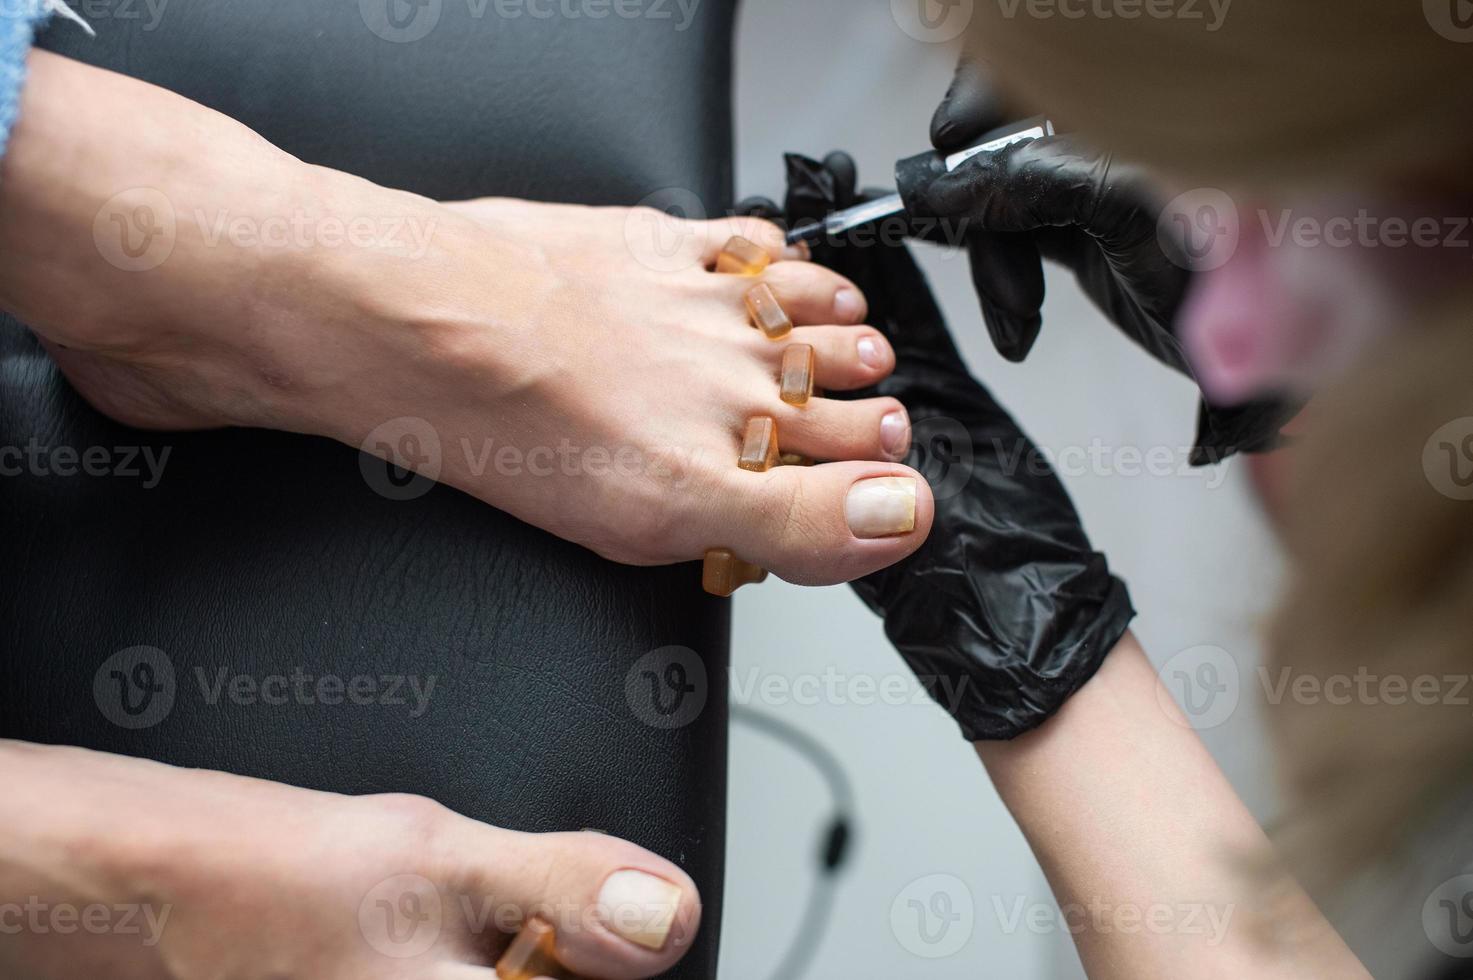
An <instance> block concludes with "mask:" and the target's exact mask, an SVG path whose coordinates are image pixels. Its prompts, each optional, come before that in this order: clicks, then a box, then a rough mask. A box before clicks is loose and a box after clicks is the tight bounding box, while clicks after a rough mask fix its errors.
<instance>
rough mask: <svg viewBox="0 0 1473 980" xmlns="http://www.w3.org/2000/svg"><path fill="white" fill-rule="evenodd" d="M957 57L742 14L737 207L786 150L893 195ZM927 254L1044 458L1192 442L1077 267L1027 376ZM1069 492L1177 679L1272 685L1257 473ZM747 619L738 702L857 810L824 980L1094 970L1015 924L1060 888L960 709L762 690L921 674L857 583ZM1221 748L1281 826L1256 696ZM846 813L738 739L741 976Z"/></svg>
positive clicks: (1054, 278) (801, 21)
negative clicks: (1209, 670)
mask: <svg viewBox="0 0 1473 980" xmlns="http://www.w3.org/2000/svg"><path fill="white" fill-rule="evenodd" d="M952 62H953V54H952V52H951V51H949V50H948V49H946V48H945V47H943V46H940V45H934V44H927V43H922V42H919V41H916V40H914V39H913V38H911V37H910V36H908V35H907V34H906V33H905V32H903V31H902V30H901V29H900V28H899V27H898V26H897V23H896V21H895V19H894V17H893V16H892V13H891V4H890V3H889V0H802V2H792V0H744V2H743V12H742V21H741V31H740V37H739V45H738V67H737V76H738V79H737V80H738V116H737V118H738V125H737V137H738V155H737V188H738V193H739V195H743V196H745V195H748V194H755V193H763V194H768V195H770V196H773V197H780V196H781V189H782V184H781V181H782V166H781V154H782V153H783V152H784V151H786V150H795V151H801V152H806V153H808V154H810V155H813V156H821V155H822V154H823V153H825V152H827V151H828V150H831V149H835V148H842V149H846V150H848V151H850V152H851V153H853V154H854V155H855V157H856V158H857V160H858V161H859V165H860V177H861V182H862V183H866V184H885V183H888V182H889V180H888V175H889V172H890V170H891V168H892V167H893V165H894V161H895V160H896V159H897V158H898V157H900V156H903V155H907V154H909V153H912V152H917V151H920V150H923V149H925V148H926V146H927V126H928V124H929V120H930V116H931V111H932V109H933V108H934V106H935V104H936V103H937V101H939V99H940V97H941V94H942V93H943V92H944V90H945V88H946V84H947V82H948V80H949V79H950V75H951V68H952ZM922 261H923V263H924V265H925V267H926V269H927V271H928V273H929V274H930V275H931V277H932V282H933V285H934V286H935V288H936V290H937V293H938V295H939V297H940V299H941V303H942V306H943V308H944V309H945V311H946V313H947V315H948V317H949V320H950V322H951V325H952V328H953V330H954V331H955V332H956V334H957V339H958V341H959V343H960V345H961V347H962V349H963V351H964V353H965V355H966V356H967V358H968V360H969V362H970V364H971V366H972V368H973V370H974V372H975V373H976V374H977V375H978V376H979V377H981V378H982V379H983V380H984V381H986V382H987V383H988V384H989V385H991V386H992V388H993V389H994V390H995V391H996V392H997V394H998V395H999V397H1000V398H1001V400H1002V401H1003V402H1004V403H1005V404H1007V405H1008V406H1009V407H1010V408H1011V409H1012V410H1013V411H1014V412H1015V414H1016V415H1017V416H1018V417H1019V418H1020V419H1021V420H1022V421H1023V423H1024V426H1025V428H1026V429H1027V430H1028V431H1029V432H1030V434H1031V435H1032V436H1033V437H1034V438H1035V439H1036V440H1037V441H1038V442H1039V443H1040V445H1042V446H1044V447H1046V448H1052V449H1055V450H1059V449H1063V448H1065V447H1070V446H1074V447H1088V446H1090V444H1091V442H1092V441H1093V440H1095V439H1100V440H1102V441H1103V443H1104V444H1105V445H1106V446H1108V447H1112V448H1117V447H1139V448H1141V449H1149V448H1151V447H1155V446H1168V447H1172V448H1173V449H1180V448H1183V447H1186V446H1188V445H1189V444H1190V442H1191V439H1192V435H1193V430H1194V425H1195V394H1194V391H1193V389H1192V387H1191V386H1190V385H1189V384H1188V383H1187V382H1186V381H1184V380H1182V379H1181V378H1179V377H1177V376H1175V375H1173V374H1171V373H1170V372H1168V371H1167V370H1166V369H1164V368H1162V367H1160V366H1158V365H1157V364H1155V363H1154V362H1153V361H1151V360H1150V359H1149V358H1148V357H1147V356H1145V355H1144V354H1142V353H1141V352H1140V351H1138V350H1137V349H1135V348H1134V347H1132V346H1131V345H1130V344H1129V343H1128V342H1126V341H1125V340H1123V339H1122V338H1121V337H1120V336H1119V335H1117V334H1116V333H1115V332H1114V331H1113V329H1112V328H1111V327H1110V326H1109V325H1108V324H1107V323H1106V322H1105V321H1104V320H1103V319H1102V318H1101V317H1100V316H1099V315H1098V314H1097V313H1096V312H1095V311H1094V310H1093V308H1092V307H1090V306H1089V305H1088V302H1087V301H1086V300H1085V298H1084V297H1083V295H1082V294H1081V293H1080V292H1079V291H1078V290H1077V288H1075V286H1074V284H1073V282H1072V280H1070V279H1069V278H1068V277H1067V275H1065V274H1061V273H1060V272H1059V271H1058V270H1056V269H1055V270H1052V271H1051V273H1050V278H1049V281H1048V285H1049V299H1048V304H1047V306H1046V308H1045V311H1044V316H1045V328H1044V334H1043V338H1042V339H1041V340H1040V342H1039V344H1038V347H1037V348H1036V349H1035V351H1034V353H1033V355H1032V357H1031V358H1030V359H1029V361H1028V363H1027V364H1026V365H1023V366H1015V365H1010V364H1007V363H1006V362H1004V361H1003V360H1002V359H1001V358H999V357H998V356H997V355H996V354H995V353H994V352H993V351H992V349H991V346H990V344H989V342H988V341H987V339H986V335H985V332H984V330H983V327H982V323H981V317H980V314H979V313H978V311H977V309H976V305H975V300H974V298H973V295H972V293H971V289H970V285H969V281H968V277H967V270H966V261H965V259H964V258H962V257H960V256H954V255H948V254H946V253H944V252H941V251H939V250H934V249H927V250H926V251H925V253H924V254H923V255H922ZM1066 483H1067V484H1068V486H1069V489H1070V491H1071V492H1072V493H1073V494H1074V497H1075V501H1076V503H1077V504H1078V506H1079V508H1080V510H1081V512H1082V513H1083V515H1084V518H1085V522H1086V526H1087V527H1088V529H1089V531H1090V533H1091V534H1092V536H1093V538H1094V541H1095V544H1096V546H1097V547H1099V548H1100V549H1101V550H1103V551H1104V552H1105V553H1106V554H1108V555H1109V557H1110V560H1111V563H1112V565H1113V566H1114V567H1115V569H1116V570H1117V572H1118V573H1119V574H1120V575H1122V576H1123V577H1124V578H1125V579H1126V580H1127V581H1128V582H1129V583H1130V586H1131V590H1132V593H1133V596H1134V599H1135V601H1136V605H1137V607H1138V608H1139V609H1140V611H1141V615H1140V618H1139V620H1138V621H1137V625H1136V629H1137V632H1138V634H1139V635H1140V637H1141V638H1142V640H1143V642H1144V643H1145V645H1146V647H1147V649H1148V650H1149V651H1150V652H1151V654H1152V656H1153V658H1154V659H1155V660H1156V661H1157V663H1158V664H1160V663H1162V662H1164V661H1165V660H1166V659H1168V658H1169V657H1171V656H1172V655H1173V654H1175V653H1177V652H1179V651H1182V650H1185V649H1187V648H1191V647H1195V646H1198V645H1202V644H1208V645H1213V646H1217V647H1222V648H1224V649H1225V650H1227V651H1228V652H1229V653H1230V654H1231V655H1232V657H1233V658H1234V659H1235V660H1236V661H1237V663H1238V664H1239V666H1240V668H1241V670H1242V676H1243V679H1244V683H1245V690H1247V688H1248V687H1249V686H1256V680H1255V678H1254V677H1253V675H1252V674H1251V671H1252V670H1253V668H1254V666H1255V665H1256V664H1257V662H1258V657H1259V646H1258V642H1257V637H1256V631H1257V629H1258V627H1259V625H1260V624H1261V622H1262V618H1263V615H1264V613H1265V612H1266V611H1267V609H1268V608H1269V607H1270V605H1271V602H1272V596H1273V593H1274V591H1275V588H1276V585H1277V582H1278V579H1279V575H1280V567H1279V561H1278V556H1277V554H1276V552H1275V547H1274V544H1273V541H1272V539H1271V537H1270V535H1269V533H1268V531H1267V530H1266V529H1265V525H1264V523H1263V521H1262V520H1261V519H1260V517H1259V515H1258V513H1257V511H1256V508H1255V505H1254V503H1253V501H1252V500H1251V498H1250V497H1249V495H1248V489H1247V480H1246V470H1245V469H1244V468H1243V467H1242V466H1241V465H1240V464H1237V465H1235V464H1234V463H1232V462H1230V463H1228V464H1227V466H1226V473H1225V474H1224V473H1223V472H1222V471H1220V470H1217V471H1208V472H1205V473H1202V472H1196V473H1190V474H1180V475H1166V476H1144V475H1127V474H1126V473H1123V472H1115V473H1109V472H1105V473H1080V474H1072V475H1066ZM735 612H736V625H735V635H734V643H735V647H734V664H735V667H734V669H735V671H736V676H735V678H734V684H733V687H734V692H735V693H734V697H736V698H737V699H738V700H740V701H743V702H744V703H748V704H751V705H753V706H754V707H758V708H761V709H762V710H765V711H769V712H771V713H773V714H776V715H779V716H780V717H782V718H783V719H785V720H787V721H789V722H791V723H792V724H794V725H797V726H799V727H801V728H802V729H804V730H805V731H807V732H809V733H811V734H813V735H815V736H816V737H818V738H819V739H821V740H822V741H823V742H824V743H825V744H826V745H827V746H828V748H829V749H831V750H832V751H833V752H834V753H835V754H836V755H837V756H838V757H839V759H840V760H841V761H842V763H843V765H844V767H845V769H846V770H847V772H848V774H849V777H850V779H851V780H852V782H853V784H854V786H855V791H856V794H857V797H858V802H857V807H858V829H859V836H858V839H857V841H856V846H855V849H854V853H853V857H852V859H851V863H850V865H849V868H848V871H847V873H846V874H845V875H844V877H843V878H842V880H841V882H840V885H839V891H838V897H837V903H836V907H835V911H834V916H833V922H832V925H831V927H830V929H829V930H828V932H827V934H826V936H825V937H824V938H823V940H822V944H821V947H820V948H819V950H818V952H817V961H816V964H815V966H814V967H813V968H812V969H811V970H810V971H809V973H808V974H807V975H808V976H809V977H812V978H824V980H830V978H850V980H868V978H875V980H881V978H897V977H898V978H905V980H946V978H958V980H959V978H968V980H977V978H985V977H1006V978H1010V980H1011V978H1017V980H1040V978H1070V977H1076V976H1079V975H1080V972H1079V966H1078V961H1077V959H1076V958H1075V957H1074V954H1073V951H1072V946H1071V945H1070V943H1069V941H1068V936H1067V935H1064V934H1060V933H1052V934H1043V935H1036V934H1033V933H1031V932H1029V931H1028V930H1027V929H1017V930H1012V931H1011V932H1010V931H1009V930H1008V929H1007V925H1008V922H1007V920H1008V919H1009V918H1010V917H1011V913H1012V912H1013V911H1014V910H1015V909H1016V908H1017V907H1018V905H1019V903H1020V902H1021V903H1024V904H1025V907H1026V906H1029V905H1032V904H1033V903H1049V902H1050V898H1049V893H1048V890H1047V888H1046V887H1045V884H1044V881H1043V878H1042V876H1041V874H1040V872H1039V871H1038V868H1037V866H1036V864H1035V862H1034V861H1033V858H1032V857H1031V855H1030V854H1029V852H1028V850H1027V847H1026V846H1025V844H1024V842H1023V839H1022V837H1021V836H1020V834H1019V833H1018V831H1017V829H1016V828H1015V826H1014V825H1013V823H1012V821H1011V819H1010V818H1009V816H1008V814H1007V813H1006V812H1005V811H1004V809H1003V807H1002V806H1001V804H1000V803H999V801H998V799H997V797H996V795H995V794H994V792H993V790H992V788H991V786H990V785H989V783H988V782H987V779H986V776H985V773H984V772H983V770H982V768H981V766H980V764H979V763H978V762H977V760H976V758H975V756H974V755H973V754H972V752H971V749H970V746H968V745H966V744H964V743H963V742H962V740H961V739H960V737H959V736H958V734H957V732H956V730H955V729H954V727H953V725H952V724H951V722H950V720H949V719H948V718H947V717H946V716H945V715H943V714H942V712H941V711H940V709H937V708H933V707H930V706H929V704H927V705H924V706H916V707H900V706H893V705H892V706H886V705H875V704H871V705H868V706H866V705H860V704H856V703H852V701H851V699H849V698H847V697H841V698H821V699H820V700H821V703H818V704H798V703H795V699H793V698H790V697H784V696H781V695H779V696H776V697H773V696H771V695H770V694H769V696H767V697H764V696H763V694H762V693H761V689H760V688H756V687H753V686H752V685H753V682H754V681H760V680H762V679H767V678H773V677H776V678H779V679H780V680H779V681H776V682H774V681H771V680H769V681H768V683H769V684H772V683H777V684H783V685H785V684H788V683H791V682H794V681H797V680H798V679H800V678H802V677H805V676H813V677H818V678H820V679H821V678H823V676H824V674H825V672H826V671H829V670H832V671H834V672H836V673H837V674H838V675H839V676H842V677H845V678H852V677H856V676H866V677H875V678H884V677H887V676H901V677H908V676H909V675H908V674H907V673H906V668H905V667H904V665H903V664H902V662H901V661H900V659H899V658H898V656H897V655H896V654H895V653H894V651H893V650H892V649H891V648H890V646H889V645H888V643H887V642H886V640H885V638H884V635H883V633H882V632H881V628H880V624H879V621H878V620H877V619H875V618H874V617H873V616H872V615H871V614H870V613H869V612H868V611H867V610H866V609H865V608H864V607H863V606H862V605H861V604H860V602H859V601H858V599H856V598H855V597H854V595H853V594H852V593H851V592H850V591H849V590H848V589H847V588H836V589H823V590H809V589H799V588H795V587H792V586H788V585H786V584H784V583H779V582H770V583H769V584H766V585H764V586H762V587H759V588H755V589H748V590H746V591H744V592H742V593H741V594H740V596H739V597H738V599H737V600H736V610H735ZM773 690H779V689H778V688H769V692H771V691H773ZM841 702H848V703H841ZM1203 737H1204V738H1205V739H1206V740H1207V741H1208V743H1209V745H1210V746H1211V747H1212V749H1213V751H1214V752H1215V753H1216V754H1217V757H1218V759H1219V761H1220V762H1221V764H1222V765H1223V767H1224V768H1225V769H1226V770H1227V772H1228V775H1229V776H1230V777H1231V778H1232V780H1233V782H1234V783H1235V784H1236V785H1237V787H1238V789H1239V791H1240V792H1241V793H1242V794H1243V795H1244V796H1245V797H1246V799H1247V800H1248V802H1249V805H1250V806H1252V807H1253V808H1254V810H1255V811H1256V812H1257V813H1258V814H1259V816H1260V818H1266V817H1268V816H1270V815H1271V813H1272V807H1273V800H1272V792H1271V777H1270V774H1269V772H1268V769H1267V761H1266V752H1265V750H1264V741H1263V737H1262V734H1261V731H1260V728H1259V725H1258V719H1257V717H1256V712H1254V711H1253V710H1252V699H1251V698H1250V697H1245V698H1244V700H1243V705H1242V707H1240V709H1239V710H1237V711H1236V712H1235V713H1234V714H1233V715H1232V717H1231V718H1229V719H1228V720H1227V721H1226V722H1225V723H1224V724H1222V725H1220V726H1219V727H1217V728H1214V729H1212V730H1210V731H1205V732H1204V733H1203ZM827 812H828V802H827V794H826V791H825V789H824V786H823V784H822V782H821V781H820V780H819V779H818V777H817V775H816V774H815V773H814V772H813V770H811V769H810V768H809V767H808V764H807V763H806V762H804V761H803V760H801V759H800V758H798V757H796V756H795V755H793V754H792V753H790V752H789V751H788V750H786V749H784V748H782V747H781V746H778V745H776V744H775V743H772V742H770V741H768V740H767V739H765V737H764V736H762V735H759V734H755V733H753V732H751V731H750V730H748V729H746V728H743V727H741V726H738V727H736V728H735V729H734V732H733V737H732V778H731V813H730V818H731V819H730V838H729V841H730V842H729V845H728V846H729V862H728V872H727V875H728V879H727V896H726V897H727V904H726V917H725V924H724V940H723V947H724V948H723V962H722V970H721V977H722V980H762V978H764V977H767V976H768V975H769V974H770V972H771V970H772V968H773V967H774V966H775V965H776V963H777V960H778V958H779V956H780V955H781V952H782V950H783V949H784V948H785V947H786V945H787V944H788V942H789V940H790V939H791V938H792V934H793V931H794V930H795V928H796V927H797V920H798V917H799V915H800V913H801V911H802V908H803V903H804V900H805V897H806V894H807V889H808V888H809V887H810V886H811V884H812V882H813V880H814V877H815V875H814V871H813V869H814V867H815V852H816V848H817V847H818V842H819V837H820V830H821V828H822V826H823V824H824V820H825V818H826V815H827ZM934 874H946V875H951V876H954V877H955V878H956V879H959V880H960V881H961V882H962V883H964V885H965V889H966V892H969V893H970V897H971V899H972V903H973V912H972V915H971V916H970V920H971V922H972V926H973V927H972V933H971V936H970V938H969V939H968V940H967V942H965V944H963V945H961V948H960V949H959V950H957V951H956V952H955V953H953V954H952V955H950V956H947V957H941V958H926V957H923V956H918V955H916V954H915V953H914V952H912V951H911V949H915V948H919V949H921V950H922V951H924V952H934V951H936V950H937V949H940V948H941V947H940V945H938V946H937V947H927V946H925V945H924V944H919V945H918V943H917V942H916V938H915V936H914V934H913V932H911V933H909V934H908V933H907V929H905V928H901V929H899V930H897V929H895V928H892V924H891V907H892V904H893V903H895V901H896V899H897V897H898V896H900V895H901V893H902V892H903V891H905V889H906V888H907V886H909V885H911V884H912V883H913V882H915V881H917V879H921V878H923V877H925V876H928V875H934ZM953 890H954V891H955V886H953ZM927 894H929V892H928V893H927ZM905 897H907V898H909V897H912V893H907V894H906V896H905ZM957 897H958V898H963V899H964V898H965V895H964V894H963V893H958V895H957ZM953 907H954V908H959V906H957V905H956V904H955V903H954V905H953ZM999 909H1000V910H1001V912H999ZM964 926H965V921H964V922H963V923H962V925H961V926H959V928H963V927H964ZM956 935H958V934H952V936H949V937H948V939H949V940H950V941H951V942H953V943H954V942H955V941H956V939H955V938H954V937H955V936H956ZM944 944H945V943H944V942H943V944H941V945H944ZM908 947H910V948H908Z"/></svg>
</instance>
